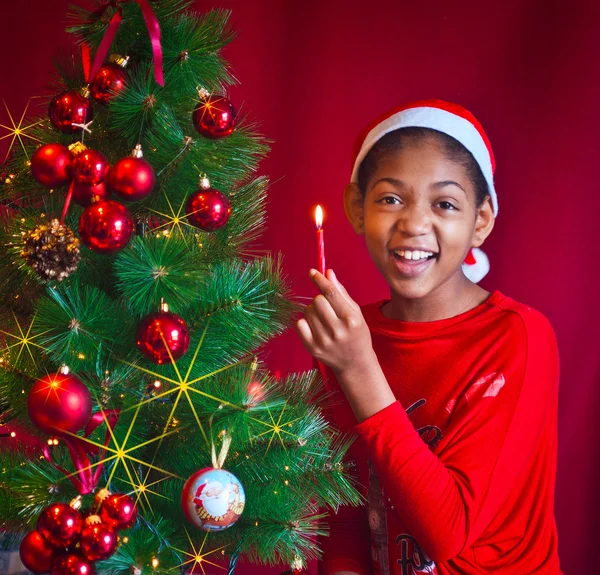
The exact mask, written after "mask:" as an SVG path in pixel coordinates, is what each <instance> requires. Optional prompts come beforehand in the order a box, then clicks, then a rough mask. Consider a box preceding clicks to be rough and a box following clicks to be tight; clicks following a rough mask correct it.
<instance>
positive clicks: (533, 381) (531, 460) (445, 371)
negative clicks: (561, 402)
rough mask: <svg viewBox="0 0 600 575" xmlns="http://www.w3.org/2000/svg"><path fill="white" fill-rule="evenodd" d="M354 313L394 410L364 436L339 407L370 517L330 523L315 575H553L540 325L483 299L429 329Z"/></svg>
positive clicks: (514, 307)
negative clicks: (353, 437)
mask: <svg viewBox="0 0 600 575" xmlns="http://www.w3.org/2000/svg"><path fill="white" fill-rule="evenodd" d="M382 303H383V302H378V303H376V304H371V305H367V306H365V307H363V315H364V317H365V320H366V322H367V324H368V325H369V328H370V330H371V335H372V339H373V348H374V350H375V353H376V355H377V357H378V359H379V362H380V364H381V367H382V369H383V372H384V374H385V376H386V378H387V381H388V383H389V385H390V387H391V388H392V391H393V392H394V394H395V397H396V399H397V401H396V402H395V403H393V404H392V405H390V406H389V407H387V408H385V409H383V410H382V411H380V412H379V413H376V414H375V415H373V416H372V417H369V418H368V419H366V420H365V421H363V422H362V423H360V424H358V425H357V424H356V419H355V417H354V415H353V413H352V411H351V409H350V407H349V405H348V403H347V402H346V400H345V398H343V394H342V392H341V390H340V388H339V386H338V384H337V382H336V381H335V378H334V376H333V374H332V372H331V370H329V368H326V367H325V366H323V365H320V368H321V371H322V373H323V375H324V376H325V379H326V382H327V383H326V387H327V388H328V389H330V390H332V391H334V392H335V394H337V395H339V396H341V397H339V399H340V403H339V404H338V405H336V406H335V409H332V410H331V418H332V419H333V420H334V423H336V424H337V426H338V427H339V428H340V429H342V430H343V431H354V432H355V433H356V434H358V436H359V437H358V440H357V441H356V442H355V444H354V445H353V448H352V452H351V455H352V457H353V458H354V459H355V460H356V463H357V468H358V473H359V478H360V481H361V484H362V485H364V486H365V496H366V497H367V499H368V504H367V506H365V507H362V508H342V509H340V511H339V513H338V514H337V515H331V517H330V531H331V533H330V537H327V538H323V539H322V541H321V543H322V545H323V548H324V558H323V561H322V562H321V563H320V566H319V572H320V573H321V575H331V574H332V573H335V572H336V571H344V570H348V571H355V572H357V573H360V574H361V575H366V574H368V573H371V572H373V573H376V574H380V575H388V574H391V575H415V574H418V573H437V574H439V575H475V574H483V573H485V574H489V573H494V574H500V575H508V574H510V575H526V574H529V573H536V574H539V575H560V574H561V570H560V566H559V560H558V554H557V535H556V525H555V520H554V484H555V474H556V448H557V399H558V379H559V362H558V350H557V346H556V338H555V335H554V332H553V330H552V327H551V325H550V323H549V322H548V320H547V319H546V318H545V317H544V316H543V315H542V314H541V313H539V312H538V311H536V310H534V309H532V308H530V307H528V306H525V305H523V304H520V303H517V302H515V301H514V300H512V299H511V298H508V297H506V296H504V295H502V294H501V293H500V292H498V291H496V292H493V293H492V294H491V295H490V296H489V297H488V299H487V300H486V301H485V302H484V303H482V304H481V305H479V306H477V307H475V308H474V309H472V310H470V311H467V312H466V313H463V314H460V315H458V316H455V317H452V318H449V319H443V320H439V321H433V322H404V321H399V320H391V319H388V318H386V317H385V316H384V315H383V314H382V312H381V310H380V307H381V305H382Z"/></svg>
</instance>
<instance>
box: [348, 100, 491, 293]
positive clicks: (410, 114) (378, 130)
mask: <svg viewBox="0 0 600 575" xmlns="http://www.w3.org/2000/svg"><path fill="white" fill-rule="evenodd" d="M413 127H418V128H430V129H432V130H437V131H438V132H443V133H444V134H447V135H448V136H451V137H452V138H454V139H455V140H458V141H459V142H460V143H461V144H462V145H463V146H464V147H465V148H466V149H467V150H469V152H471V154H472V156H473V158H475V161H476V162H477V164H478V165H479V168H480V169H481V172H482V173H483V177H484V178H485V181H486V182H487V185H488V190H489V193H490V197H491V200H492V207H493V210H494V216H497V215H498V198H497V196H496V189H495V188H494V170H495V168H496V161H495V159H494V153H493V151H492V145H491V144H490V141H489V139H488V137H487V136H486V134H485V132H484V130H483V127H482V126H481V124H480V123H479V121H478V120H477V118H475V116H473V114H471V112H469V111H468V110H466V109H465V108H463V107H462V106H459V105H458V104H451V103H450V102H444V101H443V100H419V101H417V102H412V103H410V104H406V105H404V106H399V107H397V108H394V109H393V110H390V111H389V112H388V113H387V114H385V115H384V116H382V117H380V118H378V119H377V120H375V121H374V122H373V123H371V124H370V125H369V126H367V128H366V129H365V130H364V131H363V132H362V134H361V136H360V137H359V139H358V140H357V144H356V148H355V150H354V167H353V169H352V178H351V181H352V182H354V183H358V169H359V167H360V164H361V162H362V161H363V160H364V159H365V157H366V155H367V154H368V153H369V150H370V149H371V148H372V147H373V146H374V145H375V144H376V143H377V142H378V141H379V140H380V139H381V138H382V137H383V136H385V135H386V134H387V133H389V132H392V131H394V130H398V129H400V128H413ZM462 267H463V271H464V273H465V275H466V276H467V277H468V278H469V279H470V280H471V281H472V282H474V283H477V282H479V281H481V280H482V279H483V278H484V276H485V275H486V274H487V273H488V271H489V269H490V263H489V259H488V257H487V256H486V255H485V253H484V252H483V251H482V250H480V249H479V248H471V249H470V250H469V253H468V254H467V257H466V258H465V261H464V262H463V266H462Z"/></svg>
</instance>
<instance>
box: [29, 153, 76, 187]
mask: <svg viewBox="0 0 600 575" xmlns="http://www.w3.org/2000/svg"><path fill="white" fill-rule="evenodd" d="M72 163H73V154H72V153H71V151H70V150H69V148H67V146H63V145H62V144H46V145H44V146H41V147H40V148H38V149H37V150H36V151H35V152H34V154H33V156H31V175H32V176H33V177H34V178H35V180H36V181H38V182H39V183H40V184H42V186H46V187H47V188H55V187H58V186H63V185H64V184H66V183H68V182H69V181H70V180H71V176H72V171H71V170H72Z"/></svg>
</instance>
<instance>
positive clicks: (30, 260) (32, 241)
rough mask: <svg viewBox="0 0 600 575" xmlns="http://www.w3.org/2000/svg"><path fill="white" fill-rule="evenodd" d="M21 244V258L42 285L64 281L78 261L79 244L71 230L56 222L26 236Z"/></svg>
mask: <svg viewBox="0 0 600 575" xmlns="http://www.w3.org/2000/svg"><path fill="white" fill-rule="evenodd" d="M24 244H25V245H24V247H23V249H22V250H21V257H22V258H24V259H25V261H26V262H27V264H28V265H30V266H31V267H32V268H33V269H34V270H35V271H36V272H37V273H38V275H39V276H40V278H41V279H42V280H44V281H51V280H54V281H58V282H60V281H62V280H64V279H65V278H67V277H69V276H70V275H71V274H72V273H73V272H74V271H75V270H76V269H77V264H78V263H79V261H80V260H81V253H80V250H79V240H78V239H77V237H75V234H74V233H73V230H71V228H68V227H67V226H65V225H62V224H61V223H60V222H59V221H58V220H56V219H54V220H52V221H51V222H50V223H49V224H41V225H39V226H37V227H35V228H33V229H32V230H30V231H29V232H27V233H26V234H25V236H24Z"/></svg>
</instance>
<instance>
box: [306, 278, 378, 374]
mask: <svg viewBox="0 0 600 575" xmlns="http://www.w3.org/2000/svg"><path fill="white" fill-rule="evenodd" d="M310 277H311V279H312V280H313V281H314V282H315V284H316V285H317V287H318V288H319V290H320V291H321V293H320V294H319V295H317V296H316V297H315V298H314V299H313V301H312V303H311V304H310V305H308V306H307V307H306V309H305V310H304V318H302V319H300V320H299V321H298V322H297V323H296V329H297V330H298V334H299V335H300V339H301V340H302V343H303V344H304V347H305V348H306V349H307V350H308V353H310V354H311V355H312V356H313V357H315V358H317V359H318V360H320V361H322V362H323V363H324V364H325V365H328V366H329V367H331V368H332V369H333V371H334V372H335V373H336V374H337V375H340V374H343V373H346V372H348V371H350V370H357V371H362V370H363V369H364V368H365V367H366V366H367V365H368V364H369V362H373V360H374V361H375V362H377V360H376V358H375V354H374V352H373V347H372V344H371V334H370V332H369V328H368V326H367V324H366V322H365V320H364V318H363V315H362V312H361V311H360V307H359V306H358V304H357V303H356V302H355V301H354V300H353V299H352V298H351V297H350V296H349V295H348V292H347V291H346V289H345V288H344V286H342V284H341V283H340V282H339V281H338V280H337V278H336V276H335V273H334V272H333V270H327V277H325V276H324V275H323V274H321V273H319V272H318V271H317V270H314V269H312V270H310Z"/></svg>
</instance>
